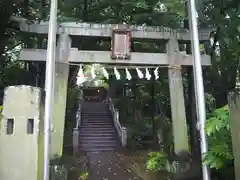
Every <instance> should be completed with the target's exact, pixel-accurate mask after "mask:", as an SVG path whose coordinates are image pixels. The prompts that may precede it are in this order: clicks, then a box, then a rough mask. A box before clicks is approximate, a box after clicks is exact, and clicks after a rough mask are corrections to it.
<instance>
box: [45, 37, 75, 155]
mask: <svg viewBox="0 0 240 180" xmlns="http://www.w3.org/2000/svg"><path fill="white" fill-rule="evenodd" d="M70 49H71V37H70V36H69V35H68V34H66V33H62V34H60V35H59V39H58V43H57V50H56V53H57V54H56V73H55V86H54V111H53V121H52V132H51V140H50V142H51V143H50V157H53V156H62V151H63V137H64V126H65V115H66V101H67V88H68V76H69V63H68V62H69V57H70Z"/></svg>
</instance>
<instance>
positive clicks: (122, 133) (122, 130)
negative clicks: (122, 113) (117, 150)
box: [108, 98, 127, 147]
mask: <svg viewBox="0 0 240 180" xmlns="http://www.w3.org/2000/svg"><path fill="white" fill-rule="evenodd" d="M108 106H109V110H110V112H111V113H112V117H113V122H114V126H115V128H116V130H117V134H118V136H119V139H120V141H121V144H122V146H123V147H126V146H127V128H126V127H123V126H122V125H121V124H120V122H119V112H118V110H117V109H115V107H114V104H113V102H112V100H111V99H110V98H108Z"/></svg>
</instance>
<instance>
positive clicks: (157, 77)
mask: <svg viewBox="0 0 240 180" xmlns="http://www.w3.org/2000/svg"><path fill="white" fill-rule="evenodd" d="M154 76H155V79H156V80H157V79H159V76H158V67H157V68H156V69H155V70H154Z"/></svg>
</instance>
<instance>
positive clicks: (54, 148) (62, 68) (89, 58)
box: [20, 22, 211, 155]
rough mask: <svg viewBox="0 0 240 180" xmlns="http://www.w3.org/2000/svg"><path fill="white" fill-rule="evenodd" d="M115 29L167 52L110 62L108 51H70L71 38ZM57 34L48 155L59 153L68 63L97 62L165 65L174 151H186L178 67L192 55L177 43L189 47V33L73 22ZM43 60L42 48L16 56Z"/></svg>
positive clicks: (34, 27)
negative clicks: (163, 44) (157, 43)
mask: <svg viewBox="0 0 240 180" xmlns="http://www.w3.org/2000/svg"><path fill="white" fill-rule="evenodd" d="M20 29H21V31H25V32H28V33H37V34H47V33H48V23H40V24H27V23H22V24H21V26H20ZM115 29H117V30H122V32H124V31H125V32H130V34H131V38H132V39H133V40H134V39H138V40H139V39H141V40H149V39H150V40H156V41H163V42H166V50H167V53H141V52H129V54H128V55H129V57H127V58H115V59H113V58H112V52H111V51H85V50H84V51H83V50H78V49H77V48H72V44H71V37H73V36H85V37H88V38H91V37H99V38H114V33H113V31H114V30H115ZM57 33H58V34H59V39H58V43H57V54H56V76H55V77H56V79H55V96H54V97H55V100H54V101H55V104H54V117H53V122H52V124H53V131H52V134H51V142H52V143H51V154H52V155H54V154H58V155H61V154H62V145H63V133H64V121H65V112H66V110H65V109H66V98H67V86H68V84H67V83H68V75H69V64H71V63H75V64H77V63H79V64H83V63H88V64H89V63H100V64H106V65H117V66H120V68H121V67H122V66H127V67H130V68H131V67H139V68H141V67H149V66H151V67H161V66H169V68H168V76H169V90H170V98H171V114H172V124H173V135H174V147H175V152H176V153H179V152H180V151H182V150H187V151H188V150H189V144H188V132H187V123H186V109H185V103H184V92H183V81H182V66H192V65H193V56H192V55H190V54H182V53H181V52H180V50H179V43H189V44H190V41H191V40H190V34H189V32H187V31H180V30H172V29H169V28H164V27H144V26H131V25H116V24H108V25H106V24H87V23H75V22H74V23H62V24H59V26H58V31H57ZM210 33H211V31H210V30H207V29H206V30H199V39H200V41H202V42H203V41H208V40H209V36H210ZM123 34H124V33H123ZM128 35H129V34H128ZM125 36H127V33H125ZM122 37H123V36H122ZM128 38H129V37H128ZM125 45H126V44H125ZM128 45H129V44H128ZM126 46H127V45H126ZM126 48H128V47H126ZM127 51H128V50H127ZM46 57H47V50H46V49H22V50H21V53H20V60H23V61H28V62H30V61H31V62H40V61H46ZM201 59H202V65H203V66H210V65H211V60H210V57H209V56H208V55H202V56H201Z"/></svg>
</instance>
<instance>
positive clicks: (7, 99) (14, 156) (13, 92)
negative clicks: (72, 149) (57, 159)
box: [0, 86, 43, 180]
mask: <svg viewBox="0 0 240 180" xmlns="http://www.w3.org/2000/svg"><path fill="white" fill-rule="evenodd" d="M41 99H42V93H41V90H40V89H39V88H36V87H30V86H11V87H8V88H6V90H5V94H4V102H3V107H4V108H3V112H2V114H3V117H2V120H1V126H0V179H1V180H40V179H42V178H41V176H39V177H38V174H41V170H42V164H41V162H42V160H41V158H42V157H43V154H42V152H43V139H42V138H43V137H41V136H39V135H42V134H43V131H42V130H43V128H42V127H43V121H41V120H42V115H43V114H42V103H41ZM29 119H32V121H33V124H32V125H33V128H31V123H29V124H28V121H31V120H29ZM11 121H13V126H12V127H13V128H12V129H11V123H10V122H11ZM40 122H41V123H40ZM28 125H29V128H28ZM11 130H12V131H11ZM28 130H29V131H28ZM31 130H33V131H32V132H31ZM7 132H8V133H9V134H7Z"/></svg>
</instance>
